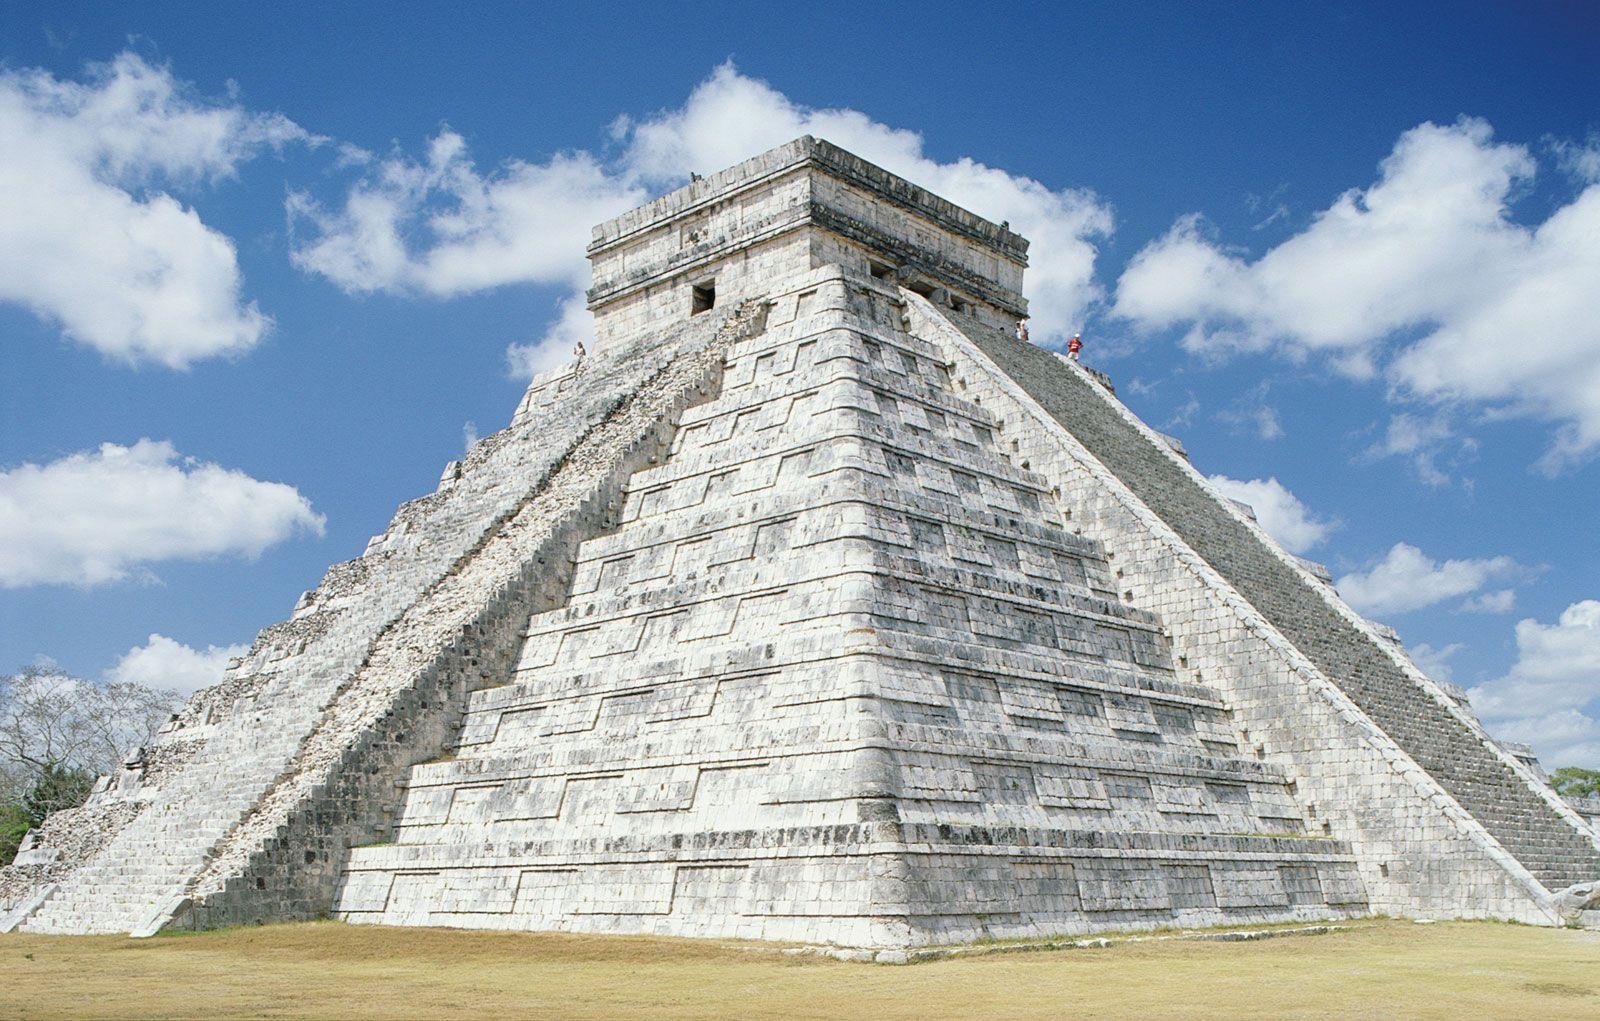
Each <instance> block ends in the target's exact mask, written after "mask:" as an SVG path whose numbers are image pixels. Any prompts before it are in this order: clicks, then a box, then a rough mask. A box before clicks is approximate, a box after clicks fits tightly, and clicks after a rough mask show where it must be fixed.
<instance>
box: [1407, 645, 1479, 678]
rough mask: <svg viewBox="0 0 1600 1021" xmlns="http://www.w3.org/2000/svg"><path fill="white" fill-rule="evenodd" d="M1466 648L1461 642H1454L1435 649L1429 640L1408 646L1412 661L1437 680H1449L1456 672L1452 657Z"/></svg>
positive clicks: (1419, 668)
mask: <svg viewBox="0 0 1600 1021" xmlns="http://www.w3.org/2000/svg"><path fill="white" fill-rule="evenodd" d="M1465 648H1466V646H1465V645H1464V644H1462V643H1461V642H1452V643H1450V644H1449V645H1446V646H1444V647H1443V648H1439V649H1435V648H1434V647H1433V646H1431V645H1429V644H1428V643H1427V642H1418V643H1417V644H1416V645H1415V646H1413V647H1408V648H1407V649H1406V651H1407V652H1408V653H1410V655H1411V662H1413V663H1415V664H1416V665H1417V669H1418V670H1421V671H1422V672H1423V673H1425V674H1427V675H1428V676H1429V677H1431V678H1433V679H1434V680H1436V681H1449V680H1450V679H1451V675H1452V674H1453V673H1454V670H1453V669H1452V668H1451V666H1450V659H1451V657H1453V656H1455V655H1456V653H1458V652H1460V651H1461V650H1462V649H1465Z"/></svg>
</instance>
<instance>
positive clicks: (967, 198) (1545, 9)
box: [0, 0, 1600, 766]
mask: <svg viewBox="0 0 1600 1021" xmlns="http://www.w3.org/2000/svg"><path fill="white" fill-rule="evenodd" d="M1586 7H1587V11H1586V9H1585V8H1586ZM269 8H270V5H249V6H246V5H229V6H227V7H224V8H217V7H215V6H214V5H193V6H189V5H184V4H178V3H168V4H161V5H149V4H106V3H100V4H69V3H52V4H24V3H13V2H4V0H0V71H3V75H0V668H6V669H9V668H12V667H14V666H20V665H22V664H25V663H30V662H34V661H36V660H39V659H40V658H49V659H51V660H54V661H56V662H58V663H60V664H61V665H62V666H63V667H65V668H67V669H69V670H72V671H74V672H77V673H80V674H83V675H86V676H92V677H131V678H135V679H142V680H147V681H160V682H169V683H177V684H179V685H180V686H183V687H192V686H194V685H197V684H200V683H204V682H205V681H206V680H207V679H209V678H211V677H213V676H214V675H215V672H216V671H217V670H218V669H220V662H221V660H222V659H223V658H224V657H225V650H227V649H228V648H229V647H230V646H236V645H239V644H241V643H248V642H249V641H250V639H251V638H252V637H253V635H254V632H255V631H256V630H257V629H258V628H260V627H262V626H264V625H266V624H268V623H271V622H273V621H276V620H278V619H281V618H282V617H284V616H286V615H287V613H288V612H289V610H290V608H291V607H292V605H293V603H294V600H295V598H296V597H297V596H298V595H299V593H300V592H301V591H302V590H303V589H306V588H310V587H312V586H314V585H315V584H316V582H317V580H318V579H319V578H320V577H321V574H322V571H323V569H324V568H325V567H326V565H327V564H329V563H331V562H333V561H336V560H341V559H346V558H348V557H352V556H355V555H357V554H359V553H360V551H361V549H362V547H363V546H364V544H365V542H366V539H367V537H368V536H369V535H371V534H373V533H376V532H379V531H381V530H382V529H383V527H384V525H385V523H386V522H387V520H388V518H389V516H390V514H391V513H392V511H393V509H394V507H395V505H396V504H398V503H400V502H401V501H403V500H405V499H408V498H410V497H413V496H416V495H419V494H421V493H424V492H427V491H429V490H430V489H431V488H432V487H433V485H434V483H435V481H436V480H437V477H438V472H439V470H440V467H441V466H442V465H443V463H444V462H445V461H447V460H449V459H451V458H453V457H456V456H459V454H460V452H461V450H462V449H463V446H464V444H465V443H466V442H467V441H468V440H469V439H470V438H471V437H472V436H474V435H476V434H481V433H487V432H490V431H493V430H494V429H496V428H499V427H500V426H501V425H503V424H504V423H505V421H506V420H507V419H508V417H509V415H510V412H511V410H512V408H513V407H514V405H515V403H516V400H517V397H518V395H519V393H520V390H521V386H522V383H521V379H520V378H519V376H521V375H525V374H526V372H527V371H529V370H530V368H534V367H537V366H538V365H541V364H547V363H548V362H549V360H550V358H551V357H552V352H560V351H564V350H565V349H566V348H568V347H570V340H571V337H572V336H573V335H574V331H578V332H581V330H582V328H583V324H582V316H581V315H579V314H576V310H575V308H574V306H573V305H572V304H571V302H570V299H571V297H572V295H573V294H574V293H575V292H576V290H577V289H579V288H581V286H582V283H583V280H584V274H585V266H584V263H583V260H582V246H583V243H584V241H585V240H586V238H587V227H588V225H589V224H590V223H592V222H594V221H596V220H599V219H601V218H603V217H604V216H607V215H610V214H611V213H613V212H616V211H620V210H621V209H625V208H627V207H628V206H631V205H633V204H635V203H636V202H637V201H639V200H641V199H642V198H645V197H648V196H649V195H651V194H656V193H659V192H661V191H665V190H667V189H669V188H671V187H673V186H674V185H675V184H677V183H679V182H681V181H682V180H683V179H685V178H686V176H687V174H688V173H689V172H690V171H698V172H701V173H707V172H711V171H714V170H716V169H719V168H720V166H722V165H725V164H727V163H731V162H734V161H736V160H737V159H739V158H742V157H743V156H746V155H751V154H753V153H754V152H756V151H758V150H759V149H761V148H764V147H766V146H767V145H770V144H775V143H777V142H781V141H784V140H786V138H787V137H788V136H789V135H791V134H797V133H800V131H802V130H806V131H811V132H812V133H815V134H819V135H822V136H824V137H829V138H831V139H832V140H834V141H836V142H839V143H840V144H843V145H845V146H847V147H849V148H853V149H856V150H857V151H859V152H861V153H862V155H865V156H867V157H868V158H871V159H874V160H876V161H878V162H880V163H883V164H885V165H887V166H889V167H890V168H891V169H894V170H896V171H898V172H901V173H904V174H906V175H907V176H910V177H912V178H913V179H916V180H918V181H919V182H920V183H923V184H927V185H929V186H931V187H934V188H935V190H938V191H941V192H943V193H945V194H947V195H948V196H949V197H951V198H952V199H955V200H957V201H960V202H962V203H963V204H965V205H968V206H969V207H971V208H973V209H974V210H975V211H977V212H979V213H982V214H984V215H988V216H991V217H992V218H995V219H1002V218H1004V219H1010V220H1011V221H1012V223H1013V225H1015V226H1017V227H1018V228H1019V229H1021V230H1022V231H1023V232H1024V233H1025V234H1027V235H1028V236H1030V237H1031V238H1032V239H1033V241H1034V266H1033V268H1032V269H1031V270H1030V274H1029V277H1030V285H1029V288H1030V297H1031V299H1032V300H1033V303H1034V308H1035V313H1036V320H1035V330H1034V335H1035V337H1036V338H1045V339H1050V338H1059V337H1060V336H1062V335H1063V334H1064V333H1066V332H1070V331H1071V330H1073V329H1078V328H1080V327H1081V328H1082V329H1083V330H1084V335H1085V340H1086V342H1087V344H1088V348H1087V351H1086V356H1087V359H1088V360H1089V361H1090V362H1091V363H1092V364H1095V365H1097V366H1100V367H1102V368H1104V369H1106V370H1107V371H1109V372H1110V373H1111V374H1112V375H1113V377H1114V378H1115V379H1116V380H1117V382H1118V386H1119V392H1120V393H1121V395H1122V396H1123V398H1124V399H1125V400H1127V401H1128V403H1129V404H1130V405H1131V406H1132V407H1133V408H1134V409H1135V410H1136V411H1137V412H1139V413H1140V414H1141V415H1143V416H1144V417H1145V418H1146V419H1147V420H1149V421H1150V422H1151V423H1152V424H1153V425H1155V426H1156V427H1158V428H1162V429H1165V430H1166V431H1168V432H1171V433H1174V434H1176V435H1178V436H1180V437H1181V438H1182V439H1183V440H1184V441H1185V442H1186V444H1187V445H1188V447H1189V450H1190V452H1191V455H1192V457H1193V460H1194V462H1195V463H1196V465H1197V466H1198V467H1200V468H1201V469H1202V470H1203V471H1205V472H1207V473H1208V474H1212V475H1215V476H1221V477H1225V478H1226V479H1229V480H1233V481H1232V482H1229V483H1224V485H1226V486H1229V487H1230V492H1234V493H1237V494H1239V495H1240V496H1241V497H1242V498H1245V499H1248V500H1249V501H1250V502H1252V503H1253V504H1255V505H1256V506H1257V508H1258V511H1259V512H1260V513H1261V516H1262V520H1263V522H1264V523H1266V524H1267V525H1268V527H1269V530H1272V531H1274V532H1275V533H1276V534H1278V535H1279V536H1280V538H1282V539H1283V540H1284V541H1285V542H1286V543H1288V544H1291V545H1293V546H1294V547H1296V548H1297V549H1299V550H1300V551H1302V552H1304V553H1305V554H1306V555H1308V556H1311V557H1313V558H1315V559H1318V560H1322V561H1324V562H1326V563H1327V564H1328V565H1329V566H1330V567H1331V568H1332V570H1333V572H1334V574H1335V575H1336V576H1337V577H1338V578H1340V581H1341V584H1340V588H1341V591H1343V592H1344V593H1345V594H1346V595H1347V597H1350V598H1351V599H1352V601H1353V602H1357V603H1358V604H1360V606H1361V608H1363V609H1364V611H1365V612H1368V613H1369V614H1370V615H1371V616H1373V617H1375V618H1378V619H1382V620H1385V621H1387V622H1389V623H1391V624H1393V625H1394V626H1396V627H1397V628H1398V629H1399V630H1400V632H1401V634H1402V635H1403V637H1404V638H1405V639H1406V641H1407V643H1408V645H1410V646H1411V647H1412V648H1413V649H1414V650H1416V652H1417V655H1418V658H1419V660H1421V661H1423V662H1424V663H1425V665H1426V666H1427V667H1428V668H1429V669H1430V672H1432V673H1434V674H1435V676H1439V677H1443V678H1448V679H1451V680H1453V681H1455V682H1456V683H1458V684H1461V685H1462V686H1463V687H1468V688H1473V689H1475V692H1474V700H1475V704H1477V705H1478V706H1479V708H1480V711H1481V712H1482V713H1483V715H1484V716H1485V717H1486V718H1487V719H1489V720H1490V722H1491V725H1492V726H1493V727H1494V729H1495V730H1496V731H1497V732H1500V733H1502V734H1505V735H1507V736H1510V737H1513V738H1516V739H1520V740H1528V741H1531V742H1532V743H1533V744H1534V745H1535V746H1536V748H1537V749H1538V750H1540V751H1541V752H1542V753H1543V754H1544V755H1545V757H1546V759H1547V764H1562V763H1566V762H1586V763H1588V764H1590V765H1595V766H1600V723H1597V722H1596V720H1597V719H1600V698H1597V697H1596V696H1597V695H1600V602H1596V601H1597V600H1600V543H1597V541H1596V538H1595V534H1596V533H1595V526H1594V522H1595V519H1596V515H1597V511H1600V506H1597V504H1600V500H1597V495H1600V466H1597V455H1600V136H1597V134H1596V132H1597V131H1600V75H1597V74H1595V72H1594V68H1596V67H1600V15H1596V14H1594V13H1592V11H1593V8H1592V7H1589V6H1588V5H1583V4H1576V3H1575V4H1509V3H1507V4H1483V5H1465V6H1464V7H1462V8H1461V9H1458V10H1455V11H1454V12H1453V13H1452V16H1451V17H1450V18H1449V19H1448V20H1445V19H1441V18H1440V17H1439V15H1438V13H1437V11H1436V9H1435V8H1434V7H1433V6H1432V5H1423V4H1415V5H1412V4H1398V5H1397V4H1372V5H1360V4H1352V5H1327V6H1322V7H1308V6H1306V5H1296V4H1268V5H1263V6H1262V7H1261V8H1259V9H1257V10H1254V11H1245V10H1242V9H1240V8H1238V7H1236V6H1235V5H1222V4H1218V5H1192V4H1190V5H1177V4H1174V5H1155V6H1150V7H1146V8H1143V9H1141V10H1139V11H1132V12H1129V11H1123V10H1118V9H1114V8H1112V7H1111V6H1109V5H1096V6H1093V7H1074V6H1071V5H1055V6H1051V7H1050V8H1049V9H1048V10H1035V9H1033V8H1032V7H1026V8H1023V7H1019V8H1015V9H1009V10H1008V9H1005V8H999V7H993V6H991V7H985V8H982V9H981V11H978V10H968V9H965V8H961V7H955V6H951V7H941V6H940V5H937V4H925V5H922V6H920V7H918V8H916V9H915V11H914V12H908V10H907V9H906V8H903V7H898V6H882V7H876V6H872V5H862V4H849V5H830V4H817V5H812V6H811V7H808V8H807V11H806V13H805V15H804V16H803V17H801V16H799V15H797V14H796V13H795V9H794V8H792V7H781V6H779V5H717V4H700V5H695V6H694V7H693V8H677V7H668V6H665V5H647V6H641V7H640V8H639V9H638V10H636V11H629V10H628V9H627V8H625V7H622V6H616V5H612V6H606V7H595V8H593V9H592V10H591V9H587V8H585V9H578V10H561V11H559V12H557V11H553V10H546V9H537V10H535V9H531V8H530V9H523V8H513V7H510V6H505V7H499V6H495V5H487V4H486V5H480V6H476V7H473V8H470V11H471V13H470V14H467V15H463V14H461V13H459V11H458V10H452V9H451V8H449V7H447V6H446V5H425V6H424V5H416V6H414V7H411V8H404V7H402V8H401V9H398V10H397V9H396V7H395V5H390V4H385V5H376V4H373V5H361V4H350V5H326V8H306V9H303V10H297V11H296V13H295V14H294V15H293V16H292V17H288V16H282V15H276V14H274V13H272V11H270V10H269ZM7 253H9V254H7ZM564 302H565V304H564ZM541 344H542V345H543V346H541Z"/></svg>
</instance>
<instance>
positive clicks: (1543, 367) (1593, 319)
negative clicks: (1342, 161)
mask: <svg viewBox="0 0 1600 1021" xmlns="http://www.w3.org/2000/svg"><path fill="white" fill-rule="evenodd" d="M1574 161H1576V162H1575V163H1574ZM1567 162H1568V163H1571V164H1573V165H1577V166H1581V165H1583V160H1582V158H1581V157H1568V158H1567ZM1535 171H1536V163H1535V161H1534V159H1533V157H1532V156H1531V155H1530V154H1529V152H1528V150H1527V149H1526V148H1525V147H1523V146H1519V145H1510V144H1504V143H1496V142H1495V141H1494V140H1493V137H1492V131H1491V129H1490V126H1489V125H1488V124H1487V123H1486V122H1484V121H1482V120H1473V119H1466V120H1462V121H1460V122H1458V123H1456V124H1452V125H1443V126H1441V125H1437V124H1423V125H1421V126H1420V127H1417V128H1414V129H1412V130H1410V131H1408V132H1406V133H1405V134H1403V135H1402V136H1401V137H1400V139H1399V141H1398V142H1397V143H1396V145H1395V148H1394V151H1393V152H1392V153H1391V154H1390V155H1389V156H1388V157H1387V158H1386V159H1385V160H1384V161H1383V163H1382V165H1381V167H1380V171H1379V177H1378V180H1377V181H1376V182H1375V183H1374V184H1372V185H1371V186H1370V187H1368V188H1366V189H1353V190H1351V191H1348V192H1346V193H1344V194H1343V195H1341V196H1340V197H1339V198H1338V199H1337V200H1336V201H1335V202H1334V203H1333V205H1331V206H1330V207H1329V208H1327V209H1326V210H1324V211H1323V212H1321V213H1320V214H1318V215H1317V216H1316V217H1315V218H1314V220H1313V221H1312V223H1311V224H1310V225H1309V226H1307V227H1306V228H1305V229H1304V230H1303V231H1301V232H1300V233H1299V234H1297V235H1295V236H1294V237H1291V238H1290V239H1288V240H1287V241H1284V242H1283V243H1282V244H1279V245H1278V246H1276V247H1274V248H1273V249H1271V250H1270V251H1268V252H1267V253H1266V254H1264V255H1262V256H1261V257H1260V258H1259V259H1257V260H1255V261H1253V262H1251V261H1248V260H1247V259H1246V258H1244V257H1243V256H1242V255H1240V254H1239V253H1237V252H1233V251H1230V250H1227V249H1225V248H1224V247H1222V246H1221V245H1219V244H1217V243H1216V242H1214V241H1212V240H1210V239H1209V238H1207V237H1206V236H1205V232H1204V229H1203V226H1204V225H1203V223H1202V222H1201V221H1200V219H1199V218H1198V217H1194V216H1191V217H1186V218H1184V219H1181V220H1180V221H1179V222H1178V223H1177V224H1176V225H1175V226H1174V227H1173V228H1172V230H1171V231H1170V232H1169V233H1168V234H1167V235H1166V236H1165V237H1163V238H1161V239H1160V240H1158V241H1156V242H1154V243H1152V244H1150V245H1148V246H1147V247H1146V248H1145V249H1144V250H1142V251H1141V252H1139V254H1138V255H1136V256H1135V257H1134V258H1133V260H1132V261H1131V262H1130V263H1129V265H1128V268H1127V270H1126V271H1125V272H1124V273H1123V276H1122V278H1121V280H1120V281H1119V283H1118V286H1117V297H1116V306H1115V307H1116V311H1117V312H1118V313H1119V314H1121V315H1123V316H1125V317H1127V318H1129V319H1131V320H1132V321H1133V322H1135V323H1136V324H1137V325H1139V326H1141V327H1142V328H1145V329H1159V328H1165V327H1169V326H1179V325H1184V324H1192V328H1191V330H1190V333H1189V335H1188V337H1187V338H1186V340H1185V344H1186V345H1187V346H1189V347H1190V348H1191V349H1195V350H1198V351H1201V352H1205V353H1208V354H1210V355H1212V356H1221V355H1226V354H1228V353H1231V352H1233V351H1238V350H1264V349H1275V350H1279V351H1282V352H1284V353H1286V354H1288V355H1289V356H1291V357H1295V358H1301V357H1305V356H1307V355H1312V354H1316V355H1321V356H1324V357H1326V358H1328V359H1329V360H1331V362H1332V363H1333V364H1334V365H1335V366H1336V367H1337V368H1339V369H1341V370H1342V371H1344V372H1346V373H1349V374H1351V375H1354V376H1358V377H1365V376H1370V375H1372V374H1374V373H1376V372H1380V371H1381V372H1382V374H1383V375H1384V377H1385V378H1386V379H1387V380H1388V382H1389V384H1390V387H1391V395H1392V396H1393V397H1394V398H1395V399H1397V400H1408V399H1409V400H1422V401H1427V402H1432V403H1437V404H1444V405H1454V404H1461V405H1466V406H1469V407H1472V408H1477V409H1488V410H1491V411H1495V412H1499V413H1509V414H1514V415H1520V416H1526V417H1532V418H1538V419H1544V420H1547V421H1551V422H1554V423H1556V425H1557V431H1556V436H1555V442H1554V444H1553V445H1552V447H1551V449H1550V451H1549V453H1548V454H1547V455H1546V456H1545V458H1544V459H1543V461H1542V462H1541V464H1542V466H1543V467H1544V468H1546V469H1547V470H1551V471H1554V470H1556V469H1558V468H1560V467H1562V466H1563V465H1565V464H1567V463H1569V462H1571V461H1572V460H1574V459H1577V458H1580V457H1583V456H1587V455H1588V454H1590V453H1592V452H1593V451H1594V450H1596V449H1600V287H1596V286H1595V285H1594V281H1595V280H1597V279H1600V184H1591V185H1589V186H1588V187H1586V188H1585V189H1583V190H1582V192H1581V193H1580V194H1578V195H1577V196H1576V198H1575V199H1574V200H1573V201H1572V202H1570V203H1569V204H1567V205H1565V206H1562V207H1561V208H1559V209H1557V210H1556V212H1555V213H1553V214H1552V215H1551V216H1549V217H1548V218H1547V219H1546V220H1545V221H1544V222H1543V223H1541V224H1539V225H1537V226H1535V227H1527V226H1523V225H1520V224H1518V223H1515V222H1514V221H1513V219H1512V215H1511V208H1510V207H1511V203H1512V202H1513V201H1514V200H1515V199H1516V198H1517V197H1518V196H1519V195H1520V194H1521V193H1522V191H1523V190H1525V188H1526V187H1527V186H1528V184H1529V182H1530V181H1531V180H1532V178H1533V176H1534V174H1535ZM1419 332H1420V334H1421V336H1420V339H1416V340H1414V341H1411V340H1409V339H1408V338H1410V337H1413V336H1415V335H1416V334H1417V333H1419Z"/></svg>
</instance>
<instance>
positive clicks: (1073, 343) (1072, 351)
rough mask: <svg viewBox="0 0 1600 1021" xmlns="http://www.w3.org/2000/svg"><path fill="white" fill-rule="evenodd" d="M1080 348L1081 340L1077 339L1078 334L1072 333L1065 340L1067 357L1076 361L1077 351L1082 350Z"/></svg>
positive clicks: (1081, 345) (1081, 347) (1081, 346)
mask: <svg viewBox="0 0 1600 1021" xmlns="http://www.w3.org/2000/svg"><path fill="white" fill-rule="evenodd" d="M1082 350H1083V341H1081V340H1079V339H1078V335H1077V334H1076V333H1074V334H1073V335H1072V339H1071V340H1069V341H1067V357H1068V358H1071V359H1072V360H1073V361H1077V360H1078V352H1079V351H1082Z"/></svg>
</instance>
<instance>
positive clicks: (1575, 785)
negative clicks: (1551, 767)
mask: <svg viewBox="0 0 1600 1021" xmlns="http://www.w3.org/2000/svg"><path fill="white" fill-rule="evenodd" d="M1550 786H1552V787H1554V788H1555V789H1556V793H1557V794H1564V795H1567V796H1568V797H1574V798H1581V797H1584V796H1585V795H1595V794H1600V769H1584V768H1583V767H1581V766H1562V767H1561V768H1560V769H1558V770H1556V771H1555V772H1554V773H1551V774H1550Z"/></svg>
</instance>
